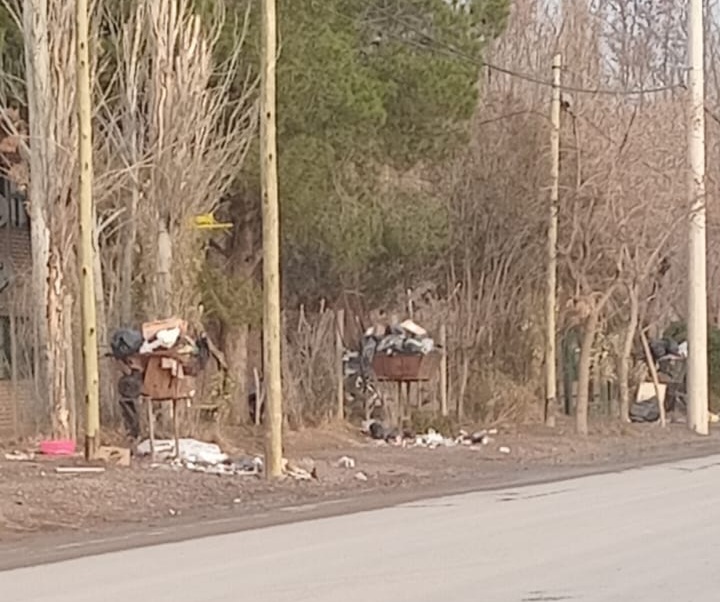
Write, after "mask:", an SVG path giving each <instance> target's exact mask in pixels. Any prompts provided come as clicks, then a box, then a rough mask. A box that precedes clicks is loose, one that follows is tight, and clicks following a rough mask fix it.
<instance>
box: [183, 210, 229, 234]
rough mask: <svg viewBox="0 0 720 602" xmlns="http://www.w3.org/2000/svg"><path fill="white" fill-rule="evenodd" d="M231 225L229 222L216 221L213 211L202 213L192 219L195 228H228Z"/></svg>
mask: <svg viewBox="0 0 720 602" xmlns="http://www.w3.org/2000/svg"><path fill="white" fill-rule="evenodd" d="M232 227H233V225H232V223H230V222H219V221H217V219H215V214H214V213H203V214H202V215H196V216H195V218H194V219H193V228H195V229H197V230H229V229H230V228H232Z"/></svg>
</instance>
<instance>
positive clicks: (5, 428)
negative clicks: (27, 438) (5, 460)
mask: <svg viewBox="0 0 720 602" xmlns="http://www.w3.org/2000/svg"><path fill="white" fill-rule="evenodd" d="M32 398H33V384H32V382H31V381H20V382H18V383H17V385H15V387H13V385H12V383H11V382H10V381H9V380H0V441H2V439H6V438H11V437H17V436H18V435H19V433H18V432H17V423H18V422H19V417H20V415H22V413H23V409H24V408H30V407H32ZM16 411H17V412H18V416H17V419H18V420H16V414H15V412H16Z"/></svg>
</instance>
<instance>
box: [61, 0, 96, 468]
mask: <svg viewBox="0 0 720 602" xmlns="http://www.w3.org/2000/svg"><path fill="white" fill-rule="evenodd" d="M75 10H76V26H77V32H76V36H77V40H76V61H77V64H76V70H77V114H78V129H79V136H78V171H79V174H80V182H79V187H78V196H79V201H80V279H81V280H80V284H81V287H82V329H83V346H82V348H83V367H84V376H85V407H86V411H87V419H86V424H85V457H86V458H88V459H91V458H93V457H94V456H95V452H96V450H97V447H98V445H99V439H100V378H99V375H98V342H97V316H96V309H95V272H94V269H93V268H94V265H95V253H96V249H95V245H94V241H93V228H94V211H93V197H92V186H93V157H92V104H91V96H90V57H89V50H88V0H76V5H75ZM66 319H67V317H66Z"/></svg>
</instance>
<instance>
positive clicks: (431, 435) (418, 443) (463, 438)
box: [362, 420, 498, 449]
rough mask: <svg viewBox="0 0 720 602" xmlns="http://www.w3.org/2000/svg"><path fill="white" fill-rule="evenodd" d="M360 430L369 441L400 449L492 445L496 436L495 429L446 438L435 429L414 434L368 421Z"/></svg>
mask: <svg viewBox="0 0 720 602" xmlns="http://www.w3.org/2000/svg"><path fill="white" fill-rule="evenodd" d="M362 430H363V432H364V433H365V434H367V435H368V436H369V437H370V438H371V439H374V440H375V441H383V442H385V443H388V444H390V445H395V446H400V447H422V448H426V449H437V448H438V447H457V446H459V445H460V446H465V447H475V446H480V445H482V446H485V445H489V444H490V443H493V441H494V440H493V436H495V435H497V434H498V431H497V429H482V430H479V431H474V432H472V433H469V432H467V431H464V430H460V432H459V433H458V435H457V436H455V437H446V436H445V435H443V434H442V433H440V432H438V431H436V430H435V429H432V428H431V429H428V430H427V432H425V433H420V434H416V433H413V432H412V431H411V430H410V429H403V430H400V429H397V428H388V427H386V426H385V425H383V424H382V423H381V422H380V421H378V420H370V421H367V422H366V423H365V424H363V427H362Z"/></svg>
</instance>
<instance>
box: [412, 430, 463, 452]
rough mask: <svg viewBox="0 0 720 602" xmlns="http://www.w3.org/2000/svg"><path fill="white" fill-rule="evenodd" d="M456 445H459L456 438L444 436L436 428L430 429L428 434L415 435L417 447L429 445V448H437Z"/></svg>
mask: <svg viewBox="0 0 720 602" xmlns="http://www.w3.org/2000/svg"><path fill="white" fill-rule="evenodd" d="M455 445H457V440H456V439H450V438H449V437H443V436H442V435H441V434H440V433H438V432H437V431H435V430H434V429H428V432H427V433H426V434H424V435H418V436H417V437H415V446H416V447H427V448H429V449H435V448H437V447H454V446H455Z"/></svg>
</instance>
